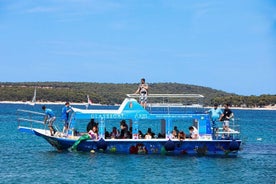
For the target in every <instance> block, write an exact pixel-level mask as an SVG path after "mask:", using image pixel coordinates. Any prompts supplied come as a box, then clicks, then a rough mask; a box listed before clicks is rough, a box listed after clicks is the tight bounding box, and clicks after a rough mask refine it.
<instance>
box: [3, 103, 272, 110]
mask: <svg viewBox="0 0 276 184" xmlns="http://www.w3.org/2000/svg"><path fill="white" fill-rule="evenodd" d="M29 103H30V102H22V101H0V104H26V105H28V104H29ZM64 103H65V102H36V104H39V105H44V104H48V105H64ZM70 104H71V105H87V103H75V102H72V103H70ZM101 105H102V106H103V105H106V104H96V103H95V104H94V103H93V104H92V106H101ZM118 105H119V106H120V104H116V105H115V106H118ZM203 108H205V109H211V108H213V107H210V106H206V107H203ZM221 109H223V108H221ZM231 109H237V110H276V105H274V106H266V107H262V108H261V107H253V108H249V107H231Z"/></svg>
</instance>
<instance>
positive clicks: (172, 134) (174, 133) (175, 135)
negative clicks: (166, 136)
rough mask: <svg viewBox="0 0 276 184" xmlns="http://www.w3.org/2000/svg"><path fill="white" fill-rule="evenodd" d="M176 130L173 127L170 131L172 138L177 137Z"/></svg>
mask: <svg viewBox="0 0 276 184" xmlns="http://www.w3.org/2000/svg"><path fill="white" fill-rule="evenodd" d="M177 137H178V136H177V131H176V130H175V129H173V131H172V133H171V138H172V139H177Z"/></svg>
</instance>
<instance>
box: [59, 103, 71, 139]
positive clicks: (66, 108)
mask: <svg viewBox="0 0 276 184" xmlns="http://www.w3.org/2000/svg"><path fill="white" fill-rule="evenodd" d="M70 111H72V108H71V106H70V103H69V102H66V103H65V106H64V107H63V108H62V112H61V113H62V114H61V118H62V119H63V121H64V126H63V133H66V134H67V131H68V126H69V113H70Z"/></svg>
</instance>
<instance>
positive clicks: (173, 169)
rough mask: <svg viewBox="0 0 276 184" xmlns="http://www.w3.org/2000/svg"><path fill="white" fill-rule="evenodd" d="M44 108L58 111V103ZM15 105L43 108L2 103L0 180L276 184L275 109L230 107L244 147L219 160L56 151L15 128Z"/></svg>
mask: <svg viewBox="0 0 276 184" xmlns="http://www.w3.org/2000/svg"><path fill="white" fill-rule="evenodd" d="M48 107H50V108H52V109H53V110H54V111H55V112H56V114H57V115H59V114H60V111H61V108H62V105H48ZM18 108H23V109H25V108H28V109H32V108H34V109H36V110H39V111H40V110H41V106H39V105H38V106H35V107H30V106H27V105H22V104H21V105H19V104H0V145H1V146H0V157H1V158H0V178H1V179H0V183H40V184H43V183H150V184H153V183H220V184H221V183H243V184H244V183H250V184H251V183H258V184H260V183H265V184H268V183H273V184H275V183H276V135H275V133H276V111H269V110H235V109H234V110H233V112H234V113H235V117H236V119H238V123H239V124H240V127H241V131H242V135H243V136H242V139H243V145H242V150H241V151H240V154H239V156H238V157H237V158H221V157H194V156H165V155H160V156H156V155H119V154H104V153H96V154H92V153H82V152H77V153H72V152H61V153H60V152H57V151H56V150H55V149H54V148H53V147H52V146H50V145H49V144H48V143H47V142H46V141H45V140H44V139H42V138H40V137H37V136H35V135H30V134H26V133H21V132H19V131H18V130H17V120H16V118H17V117H16V109H18ZM95 108H100V106H99V107H95Z"/></svg>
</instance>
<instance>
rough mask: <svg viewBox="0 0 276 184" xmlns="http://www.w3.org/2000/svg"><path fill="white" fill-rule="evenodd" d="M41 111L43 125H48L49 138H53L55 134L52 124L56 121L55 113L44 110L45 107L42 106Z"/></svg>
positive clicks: (50, 110)
mask: <svg viewBox="0 0 276 184" xmlns="http://www.w3.org/2000/svg"><path fill="white" fill-rule="evenodd" d="M42 109H43V110H44V112H45V118H44V124H46V123H47V124H48V127H49V129H50V133H51V136H53V135H54V134H55V129H54V128H53V123H54V121H55V120H56V116H55V113H54V112H53V111H52V109H48V108H46V106H45V105H43V106H42Z"/></svg>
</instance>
